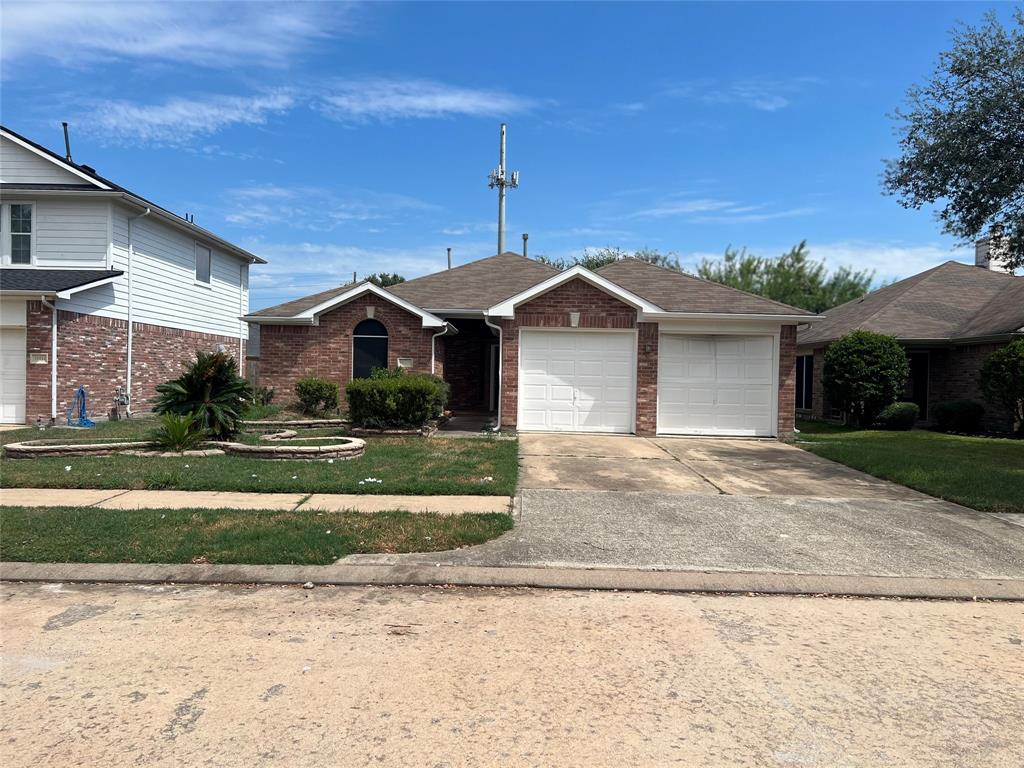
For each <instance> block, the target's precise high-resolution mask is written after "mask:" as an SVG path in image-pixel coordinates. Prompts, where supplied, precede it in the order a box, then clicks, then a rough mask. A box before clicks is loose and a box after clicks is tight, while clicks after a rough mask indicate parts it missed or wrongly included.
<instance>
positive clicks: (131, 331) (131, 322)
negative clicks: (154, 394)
mask: <svg viewBox="0 0 1024 768" xmlns="http://www.w3.org/2000/svg"><path fill="white" fill-rule="evenodd" d="M149 212H150V209H149V208H146V210H145V211H143V212H142V213H140V214H138V215H136V216H129V217H128V370H127V371H126V374H125V394H126V395H127V396H128V403H127V405H125V412H126V413H127V414H128V416H129V417H130V416H131V415H132V341H133V340H134V337H135V312H134V305H133V303H132V296H133V292H132V285H133V283H132V277H133V276H134V274H135V270H134V269H132V261H133V259H132V257H133V256H134V255H135V241H134V239H133V238H132V222H133V221H135V220H136V219H141V218H142V217H143V216H149Z"/></svg>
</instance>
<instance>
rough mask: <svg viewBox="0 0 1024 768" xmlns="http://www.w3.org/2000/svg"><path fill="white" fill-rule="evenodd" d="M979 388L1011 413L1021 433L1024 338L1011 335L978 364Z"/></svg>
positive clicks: (1023, 411)
mask: <svg viewBox="0 0 1024 768" xmlns="http://www.w3.org/2000/svg"><path fill="white" fill-rule="evenodd" d="M981 392H982V394H983V395H985V399H986V400H988V401H989V402H990V403H998V404H999V405H1002V406H1003V407H1004V408H1006V410H1008V411H1009V412H1010V413H1012V414H1013V420H1014V422H1015V423H1016V425H1017V434H1019V435H1022V436H1024V339H1014V340H1013V341H1011V342H1010V343H1009V344H1007V345H1006V346H1005V347H1000V348H999V349H997V350H996V351H995V352H993V353H992V354H991V355H989V356H988V358H986V360H985V362H984V363H983V364H982V366H981Z"/></svg>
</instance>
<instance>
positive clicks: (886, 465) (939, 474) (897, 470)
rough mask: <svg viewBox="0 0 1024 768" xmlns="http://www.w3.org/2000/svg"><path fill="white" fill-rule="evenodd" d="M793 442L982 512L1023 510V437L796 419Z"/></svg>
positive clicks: (821, 454)
mask: <svg viewBox="0 0 1024 768" xmlns="http://www.w3.org/2000/svg"><path fill="white" fill-rule="evenodd" d="M797 428H798V429H799V430H800V434H799V435H797V445H799V446H800V447H801V448H804V449H805V450H808V451H811V452H812V453H816V454H817V455H819V456H824V457H825V458H826V459H832V460H833V461H838V462H839V463H841V464H846V465H847V466H850V467H853V468H854V469H859V470H861V471H862V472H867V473H868V474H871V475H874V476H875V477H881V478H883V479H885V480H892V481H893V482H896V483H900V484H901V485H906V486H908V487H910V488H915V489H917V490H919V491H923V492H924V493H927V494H930V495H932V496H937V497H939V498H941V499H948V500H949V501H955V502H957V503H958V504H963V505H964V506H967V507H973V508H974V509H980V510H983V511H986V512H1024V440H1009V439H996V438H987V437H962V436H959V435H946V434H942V433H941V432H927V431H924V430H913V431H911V432H884V431H879V430H855V429H850V428H847V427H841V426H837V425H834V424H825V423H821V422H814V421H799V422H797Z"/></svg>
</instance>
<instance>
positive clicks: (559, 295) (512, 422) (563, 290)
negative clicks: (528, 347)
mask: <svg viewBox="0 0 1024 768" xmlns="http://www.w3.org/2000/svg"><path fill="white" fill-rule="evenodd" d="M570 312H579V313H580V322H579V327H580V328H608V329H613V328H635V327H636V325H637V322H636V310H635V309H634V308H633V307H631V306H629V305H628V304H624V303H623V302H621V301H619V300H618V299H616V298H614V297H613V296H609V295H608V294H607V293H605V292H604V291H602V290H601V289H600V288H595V287H594V286H592V285H591V284H590V283H588V282H586V281H585V280H580V279H574V280H570V281H569V282H567V283H563V284H562V285H560V286H558V287H557V288H554V289H552V290H550V291H548V292H547V293H544V294H542V295H540V296H538V297H537V298H535V299H533V300H532V301H528V302H527V303H525V304H523V305H521V306H519V307H517V308H516V313H515V319H513V320H503V321H502V323H501V328H502V334H501V335H502V351H501V375H502V386H501V426H503V427H509V428H513V429H514V428H515V426H516V418H517V413H518V410H519V330H520V329H521V328H571V327H572V322H571V320H570V318H569V313H570Z"/></svg>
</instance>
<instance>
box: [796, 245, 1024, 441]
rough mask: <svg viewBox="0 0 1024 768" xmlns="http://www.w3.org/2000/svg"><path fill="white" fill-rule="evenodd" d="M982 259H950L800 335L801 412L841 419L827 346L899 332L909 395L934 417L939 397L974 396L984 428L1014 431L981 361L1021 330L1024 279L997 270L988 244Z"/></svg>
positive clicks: (833, 313)
mask: <svg viewBox="0 0 1024 768" xmlns="http://www.w3.org/2000/svg"><path fill="white" fill-rule="evenodd" d="M976 261H977V264H976V265H975V266H971V265H969V264H961V263H959V262H956V261H947V262H946V263H945V264H940V265H939V266H937V267H934V268H932V269H929V270H927V271H925V272H921V273H920V274H917V275H914V276H912V277H908V278H906V279H905V280H900V281H899V282H898V283H893V284H892V285H887V286H885V287H884V288H880V289H878V290H877V291H874V292H872V293H869V294H868V295H866V296H863V297H862V298H859V299H855V300H854V301H850V302H847V303H846V304H843V305H841V306H838V307H836V308H835V309H830V310H828V311H827V312H826V313H825V318H824V320H822V321H821V322H818V323H815V324H814V325H813V326H811V327H809V328H808V329H806V330H803V331H801V332H800V333H799V334H798V335H797V381H798V386H797V392H796V407H797V412H798V413H802V414H806V415H808V416H813V417H815V418H838V417H839V416H840V415H841V414H840V413H839V412H838V410H836V409H835V408H834V407H833V406H832V404H831V403H829V402H828V398H827V396H826V394H825V390H824V387H823V386H822V378H821V377H822V370H823V368H824V355H825V349H826V348H827V347H828V345H829V344H831V343H832V342H833V341H835V340H836V339H838V338H839V337H841V336H843V335H845V334H847V333H849V332H850V331H853V330H855V329H864V330H869V331H876V332H878V333H884V334H888V335H890V336H895V337H896V339H897V340H898V341H899V342H900V344H902V345H903V347H904V348H905V349H906V351H907V356H908V358H909V359H910V378H909V380H908V381H907V387H906V390H905V393H904V397H905V398H906V399H907V400H908V401H911V402H914V403H917V405H918V406H919V407H920V409H921V421H922V422H923V423H927V422H930V421H931V420H932V418H933V413H934V407H935V405H936V404H937V403H941V402H945V401H949V400H961V399H968V400H976V401H978V402H980V403H981V404H982V405H984V406H985V411H986V413H985V424H984V426H985V428H986V429H988V430H991V431H994V432H1011V431H1012V430H1013V426H1014V425H1013V420H1012V416H1011V414H1010V413H1009V412H1008V411H1006V409H1004V408H1002V407H1000V406H999V405H996V404H993V403H988V402H985V401H984V399H983V398H982V395H981V389H980V386H979V374H980V372H981V366H982V364H983V363H984V362H985V358H987V357H988V356H989V355H990V354H991V353H992V352H993V351H995V350H996V349H998V348H999V347H1001V346H1004V345H1006V344H1007V343H1009V341H1010V340H1011V339H1013V338H1015V337H1020V336H1024V277H1015V276H1013V275H1012V274H1008V273H1005V272H1001V271H999V270H997V269H994V268H993V264H992V262H991V261H990V260H989V258H988V254H987V249H986V247H985V244H984V243H980V244H979V246H978V250H977V257H976Z"/></svg>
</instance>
